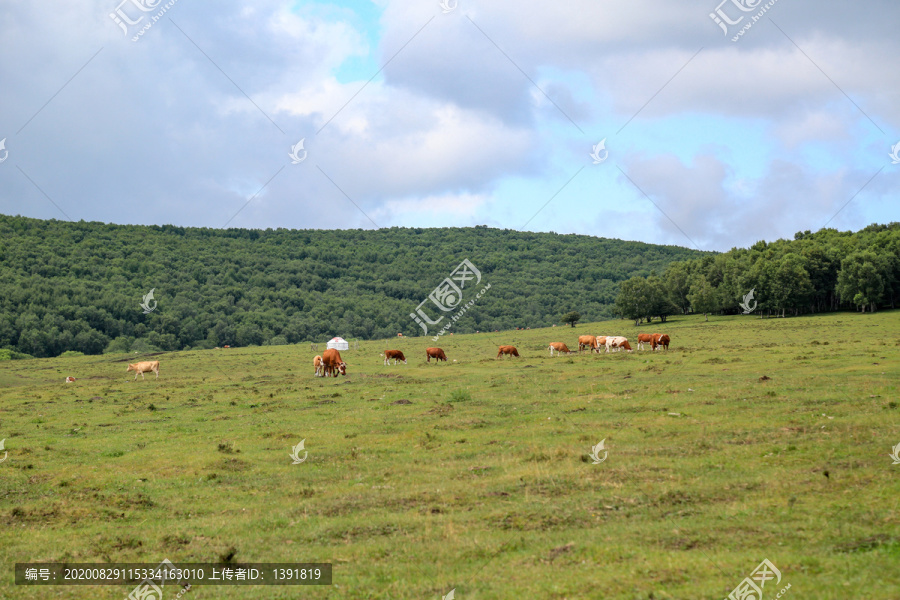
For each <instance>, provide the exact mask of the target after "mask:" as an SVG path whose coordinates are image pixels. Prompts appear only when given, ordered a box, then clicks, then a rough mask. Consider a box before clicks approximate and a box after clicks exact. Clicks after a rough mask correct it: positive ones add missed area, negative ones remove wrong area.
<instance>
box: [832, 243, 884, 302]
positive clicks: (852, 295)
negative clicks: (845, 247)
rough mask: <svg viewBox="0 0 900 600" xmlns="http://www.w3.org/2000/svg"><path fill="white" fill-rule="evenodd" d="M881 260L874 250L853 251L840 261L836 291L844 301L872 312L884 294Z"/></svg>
mask: <svg viewBox="0 0 900 600" xmlns="http://www.w3.org/2000/svg"><path fill="white" fill-rule="evenodd" d="M882 263H883V261H881V260H879V257H878V255H876V254H875V253H874V252H871V251H868V250H863V251H861V252H854V253H853V254H851V255H850V256H848V257H847V258H845V259H844V260H842V261H841V270H840V272H839V273H838V284H837V292H838V294H840V296H841V300H843V301H844V302H852V303H853V304H855V305H856V306H858V307H859V308H860V309H862V312H866V306H868V307H870V309H871V311H872V312H875V309H876V308H877V306H878V303H879V302H881V300H882V297H883V296H884V276H883V272H884V269H883V266H884V265H883V264H882Z"/></svg>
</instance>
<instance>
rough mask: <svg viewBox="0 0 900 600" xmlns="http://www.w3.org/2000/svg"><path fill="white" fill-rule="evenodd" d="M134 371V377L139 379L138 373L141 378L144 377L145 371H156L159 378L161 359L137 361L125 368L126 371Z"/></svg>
mask: <svg viewBox="0 0 900 600" xmlns="http://www.w3.org/2000/svg"><path fill="white" fill-rule="evenodd" d="M128 371H134V372H135V373H134V378H135V379H137V376H138V373H140V375H141V379H143V378H144V373H150V372H151V371H152V372H154V373H156V378H157V379H159V361H158V360H145V361H144V362H137V363H134V364H132V365H128V368H127V369H125V372H126V373H127V372H128Z"/></svg>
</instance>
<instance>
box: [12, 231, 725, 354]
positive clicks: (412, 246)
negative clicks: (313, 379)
mask: <svg viewBox="0 0 900 600" xmlns="http://www.w3.org/2000/svg"><path fill="white" fill-rule="evenodd" d="M707 255H708V256H711V254H710V253H702V252H698V251H695V250H690V249H687V248H680V247H677V246H655V245H651V244H644V243H641V242H628V241H622V240H614V239H605V238H596V237H590V236H584V235H558V234H555V233H531V232H520V231H513V230H507V229H493V228H488V227H485V226H478V227H468V228H434V229H421V228H397V227H394V228H390V229H379V230H337V231H324V230H288V229H266V230H257V229H224V230H223V229H208V228H188V227H177V226H173V225H163V226H138V225H113V224H105V223H97V222H84V221H81V222H65V221H57V220H38V219H29V218H24V217H18V216H16V217H14V216H5V215H0V349H3V350H5V351H6V352H0V360H2V359H3V358H6V357H12V358H16V357H22V356H26V355H30V356H35V357H48V356H58V355H60V354H62V353H65V352H81V353H84V354H99V353H102V352H135V351H139V352H144V351H153V350H182V349H187V348H213V347H215V346H224V345H226V344H228V345H231V346H249V345H278V344H294V343H299V342H309V341H314V342H324V341H326V340H328V339H329V338H331V337H333V336H335V335H340V336H343V337H345V338H348V339H353V338H357V339H373V338H387V337H394V336H396V335H397V333H403V334H404V335H406V336H416V335H424V333H423V331H422V329H421V327H420V326H419V325H418V324H417V323H416V322H415V321H414V320H413V319H412V318H410V313H413V312H414V311H415V310H416V308H417V306H418V305H419V304H420V303H421V302H422V301H427V299H428V296H429V294H431V293H432V291H433V290H435V289H436V288H438V286H440V285H441V283H442V281H444V280H445V278H448V277H449V276H450V273H451V271H452V270H453V269H454V268H455V267H456V266H457V265H459V264H460V263H461V262H462V261H463V260H464V259H468V260H469V261H470V262H471V263H472V264H473V265H474V266H475V267H476V268H477V269H478V270H479V271H480V273H481V276H482V284H481V285H484V284H485V283H490V284H491V288H490V290H489V291H488V292H487V293H486V294H485V295H484V297H482V298H480V299H479V301H478V302H477V303H476V304H475V305H474V306H472V307H471V308H470V309H468V310H467V312H466V314H465V315H464V316H463V317H462V318H460V319H459V320H458V321H457V322H456V323H454V325H453V331H455V332H460V333H464V332H474V331H476V330H481V331H488V330H494V329H499V330H505V329H515V328H516V327H522V328H525V327H542V326H545V327H546V326H550V325H551V324H553V323H556V322H558V319H559V315H561V314H564V313H566V312H569V311H572V310H573V309H576V308H577V309H578V311H579V313H580V315H583V317H584V319H585V320H588V321H597V320H602V319H609V318H614V317H615V311H614V306H613V304H614V301H615V298H616V293H617V290H618V285H619V282H621V281H623V280H627V279H629V278H630V277H632V276H635V275H644V276H646V275H650V274H651V273H653V272H663V271H664V270H665V269H666V268H667V267H668V265H669V264H670V263H673V262H676V261H685V260H688V259H693V258H697V257H702V256H707ZM151 289H152V290H154V295H153V300H152V302H149V303H148V305H147V308H150V307H152V308H153V310H151V311H149V312H146V309H145V308H143V307H142V306H141V304H142V303H143V301H144V298H145V297H146V295H147V294H148V292H149V291H150V290H151ZM469 289H470V288H466V289H465V290H464V291H463V292H464V296H465V294H467V293H468V290H469ZM470 299H471V298H470V297H468V296H465V297H464V300H465V301H468V300H470ZM426 306H428V305H427V304H426ZM431 310H432V313H431V314H432V315H433V316H434V315H435V313H434V312H433V311H434V309H433V307H432V308H431ZM435 318H436V317H435ZM438 327H439V326H438ZM429 334H430V335H434V333H433V332H431V331H429Z"/></svg>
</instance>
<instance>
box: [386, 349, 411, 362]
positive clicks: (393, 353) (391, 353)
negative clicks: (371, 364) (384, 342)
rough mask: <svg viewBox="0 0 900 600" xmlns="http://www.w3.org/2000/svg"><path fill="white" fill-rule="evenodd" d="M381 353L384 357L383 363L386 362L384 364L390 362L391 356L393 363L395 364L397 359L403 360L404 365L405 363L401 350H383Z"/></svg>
mask: <svg viewBox="0 0 900 600" xmlns="http://www.w3.org/2000/svg"><path fill="white" fill-rule="evenodd" d="M381 355H382V356H383V357H384V364H386V365H389V364H391V359H392V358H393V359H394V364H395V365H396V364H397V362H398V361H401V360H402V361H403V364H404V365H405V364H406V357H405V356H403V352H401V351H400V350H385V351H384V352H382V353H381Z"/></svg>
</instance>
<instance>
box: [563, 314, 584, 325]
mask: <svg viewBox="0 0 900 600" xmlns="http://www.w3.org/2000/svg"><path fill="white" fill-rule="evenodd" d="M580 320H581V315H580V314H578V313H577V312H575V311H574V310H573V311H572V312H567V313H566V314H564V315H563V316H562V319H561V321H562V322H563V323H568V324H569V325H571V326H572V327H575V323H577V322H578V321H580Z"/></svg>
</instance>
